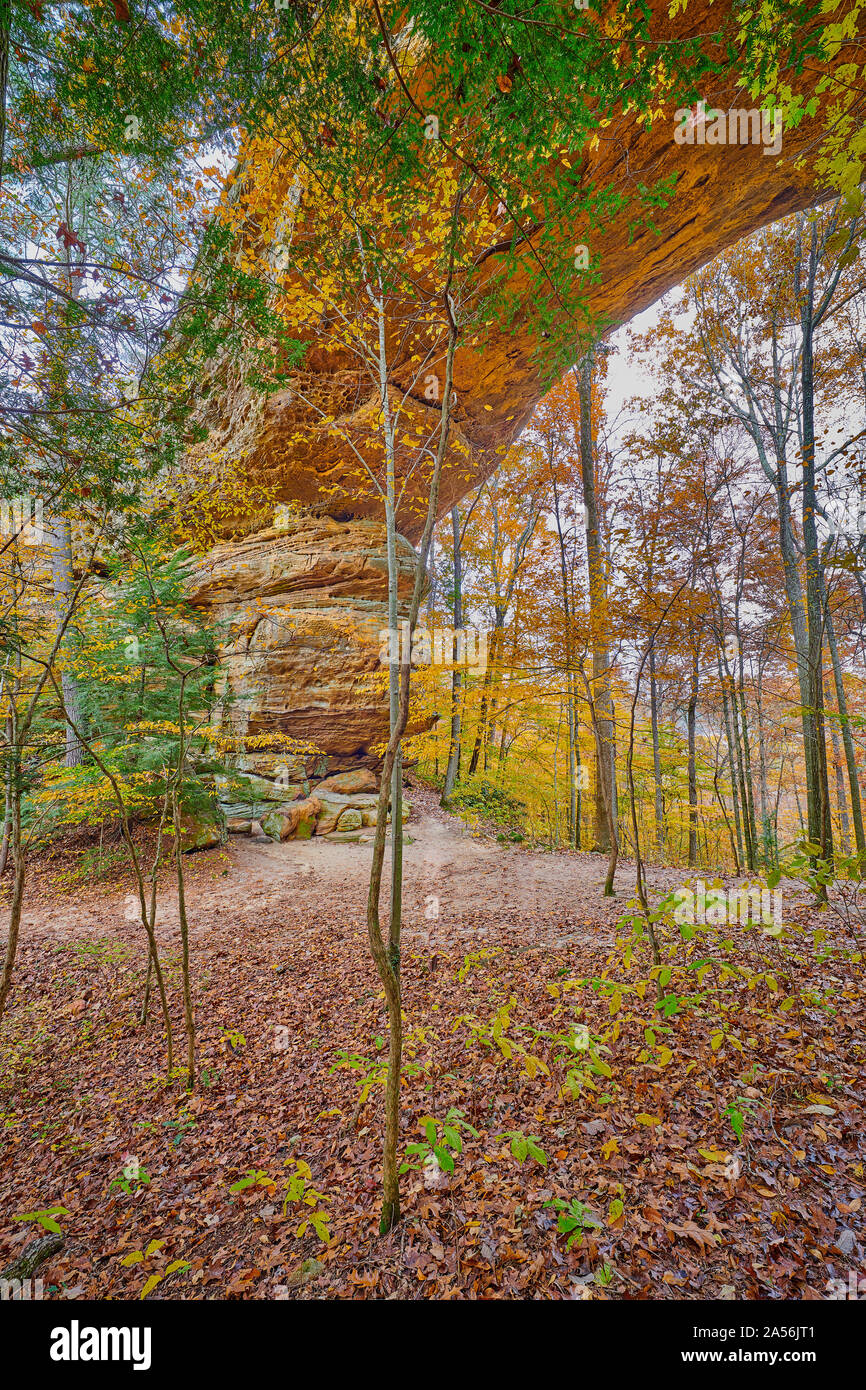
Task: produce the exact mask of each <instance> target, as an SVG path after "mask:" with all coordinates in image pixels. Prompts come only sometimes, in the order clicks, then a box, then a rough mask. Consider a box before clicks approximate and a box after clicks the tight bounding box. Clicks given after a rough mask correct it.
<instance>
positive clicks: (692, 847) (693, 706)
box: [686, 648, 698, 868]
mask: <svg viewBox="0 0 866 1390" xmlns="http://www.w3.org/2000/svg"><path fill="white" fill-rule="evenodd" d="M697 708H698V653H697V648H695V651H694V652H693V654H692V682H691V688H690V690H689V703H688V706H687V713H686V728H687V731H688V744H689V866H690V867H691V868H694V867H695V865H696V864H697V862H698V775H697V761H696V757H695V732H696V724H697Z"/></svg>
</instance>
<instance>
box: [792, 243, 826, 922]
mask: <svg viewBox="0 0 866 1390" xmlns="http://www.w3.org/2000/svg"><path fill="white" fill-rule="evenodd" d="M800 226H801V234H802V229H803V228H804V227H805V221H801V223H800ZM806 234H807V235H808V238H809V250H808V253H807V257H806V284H805V286H803V287H801V289H802V292H801V293H800V296H799V298H800V327H801V333H802V349H801V357H800V388H801V398H802V411H803V450H802V454H803V493H802V497H803V510H802V519H803V547H804V551H805V559H806V624H807V628H808V668H807V682H808V687H807V692H806V694H807V702H808V707H809V711H810V713H811V716H812V718H811V724H810V729H809V738H808V740H807V745H806V772H807V783H808V782H811V785H812V788H813V796H812V798H811V803H810V805H809V808H808V810H809V838H810V839H811V840H812V841H814V842H815V843H816V844H819V845H820V846H821V858H822V859H824V860H827V861H828V862H831V861H832V858H833V834H832V828H831V824H830V787H829V780H828V777H827V743H826V737H825V732H824V675H823V646H824V643H823V634H824V604H823V595H824V575H823V566H822V563H821V556H820V550H819V545H818V521H817V506H818V499H817V491H816V486H815V384H814V346H813V329H814V324H813V313H814V299H815V277H816V273H817V262H818V242H817V228H816V226H815V224H814V223H811V224H810V225H809V228H808V231H807V233H806ZM801 260H802V258H801ZM821 896H826V893H824V892H822V894H821Z"/></svg>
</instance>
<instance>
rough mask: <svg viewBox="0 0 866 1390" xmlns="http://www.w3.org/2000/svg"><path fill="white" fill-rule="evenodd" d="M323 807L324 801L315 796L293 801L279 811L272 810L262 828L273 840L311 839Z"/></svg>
mask: <svg viewBox="0 0 866 1390" xmlns="http://www.w3.org/2000/svg"><path fill="white" fill-rule="evenodd" d="M321 809H322V803H321V802H320V801H319V800H318V798H317V797H315V796H311V797H308V798H307V800H306V801H295V802H292V804H291V805H289V806H282V807H281V808H280V809H279V810H278V811H271V813H270V815H269V816H266V817H265V819H264V820H263V821H262V830H263V831H264V833H265V834H266V835H270V837H271V839H272V840H292V839H297V840H309V838H310V836H311V835H312V834H313V832H314V830H315V828H316V817H317V816H318V814H319V812H320V811H321Z"/></svg>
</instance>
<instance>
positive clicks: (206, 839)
mask: <svg viewBox="0 0 866 1390" xmlns="http://www.w3.org/2000/svg"><path fill="white" fill-rule="evenodd" d="M224 833H225V821H224V819H223V815H222V812H221V811H220V810H218V808H217V807H216V806H213V807H207V808H206V809H205V810H203V811H184V812H183V814H182V815H181V818H180V846H181V849H182V850H183V852H184V854H192V852H193V850H196V849H213V848H214V846H215V845H220V844H222V842H223V836H224Z"/></svg>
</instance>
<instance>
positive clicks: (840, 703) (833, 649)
mask: <svg viewBox="0 0 866 1390" xmlns="http://www.w3.org/2000/svg"><path fill="white" fill-rule="evenodd" d="M824 615H825V622H824V631H825V632H826V634H827V646H828V648H829V650H830V661H831V663H832V666H833V682H834V685H835V687H836V708H837V709H838V711H839V723H840V725H841V727H842V746H843V748H844V749H845V765H846V767H847V770H848V789H849V791H850V793H851V819H852V821H853V823H854V844H855V846H856V849H857V853H858V854H862V853H863V852H864V850H866V839H864V835H863V806H862V802H861V798H860V782H859V780H858V777H857V759H856V757H855V754H854V738H853V735H852V733H851V720H850V717H849V715H848V697H847V695H846V694H845V684H844V681H843V679H842V663H841V661H840V660H839V648H838V646H837V644H836V630H835V627H834V625H833V615H832V613H831V612H830V610H829V607H828V606H827V603H826V596H825V604H824Z"/></svg>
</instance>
